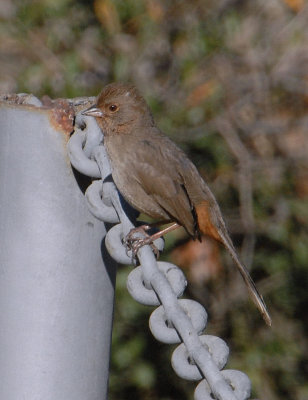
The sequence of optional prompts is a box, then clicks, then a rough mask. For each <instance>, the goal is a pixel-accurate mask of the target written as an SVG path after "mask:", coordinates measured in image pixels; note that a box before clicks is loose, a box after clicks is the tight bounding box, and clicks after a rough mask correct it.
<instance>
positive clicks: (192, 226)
mask: <svg viewBox="0 0 308 400" xmlns="http://www.w3.org/2000/svg"><path fill="white" fill-rule="evenodd" d="M147 142H148V143H150V144H149V145H147V144H144V145H145V146H147V147H148V148H147V152H144V151H140V152H138V149H137V150H136V154H135V160H134V163H135V166H134V168H133V171H134V179H135V180H136V181H137V182H138V183H139V185H140V186H142V188H143V190H144V191H145V193H146V194H147V195H148V196H150V197H151V198H152V199H153V200H154V201H155V202H156V203H157V204H158V205H159V206H160V207H161V208H162V209H163V210H164V211H165V212H166V213H167V214H168V215H170V219H171V220H175V221H177V222H178V223H179V224H181V225H183V226H184V227H185V229H186V230H187V232H188V233H189V234H190V235H192V236H195V235H196V221H195V217H194V213H193V206H192V204H191V201H190V198H189V195H188V193H187V191H186V188H185V185H184V181H183V178H182V176H181V174H180V173H179V169H178V159H177V154H174V153H173V152H172V153H171V154H170V153H169V152H168V150H166V147H164V146H159V147H158V145H157V144H156V142H154V143H151V142H150V141H147ZM176 149H177V148H176ZM143 150H144V147H143ZM153 159H154V160H155V163H153V162H152V160H153Z"/></svg>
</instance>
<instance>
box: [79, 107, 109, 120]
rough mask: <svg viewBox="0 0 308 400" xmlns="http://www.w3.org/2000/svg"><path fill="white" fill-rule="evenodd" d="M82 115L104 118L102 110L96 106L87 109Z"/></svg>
mask: <svg viewBox="0 0 308 400" xmlns="http://www.w3.org/2000/svg"><path fill="white" fill-rule="evenodd" d="M81 114H82V115H89V116H90V117H99V118H102V117H103V116H104V113H103V111H102V110H100V109H99V108H98V107H97V106H96V105H94V106H91V107H89V108H87V109H86V110H83V111H82V112H81Z"/></svg>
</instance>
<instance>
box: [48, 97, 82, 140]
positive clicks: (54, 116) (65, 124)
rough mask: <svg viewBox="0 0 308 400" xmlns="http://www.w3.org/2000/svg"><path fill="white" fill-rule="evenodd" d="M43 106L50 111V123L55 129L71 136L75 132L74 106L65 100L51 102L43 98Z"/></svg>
mask: <svg viewBox="0 0 308 400" xmlns="http://www.w3.org/2000/svg"><path fill="white" fill-rule="evenodd" d="M42 103H43V106H45V107H48V108H49V109H50V123H51V124H52V125H53V126H54V128H55V129H57V130H61V131H63V132H64V133H65V134H66V135H67V136H69V135H70V134H71V133H72V132H73V130H74V118H75V112H74V108H73V106H72V105H71V104H70V103H69V102H68V101H67V100H64V99H56V100H51V99H50V98H49V97H47V96H44V97H43V98H42Z"/></svg>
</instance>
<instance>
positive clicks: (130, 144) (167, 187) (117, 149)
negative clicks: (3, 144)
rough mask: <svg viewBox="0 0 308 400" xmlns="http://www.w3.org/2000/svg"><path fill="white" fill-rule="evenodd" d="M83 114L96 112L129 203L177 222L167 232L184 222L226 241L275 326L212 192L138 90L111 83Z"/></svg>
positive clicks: (194, 233) (193, 231)
mask: <svg viewBox="0 0 308 400" xmlns="http://www.w3.org/2000/svg"><path fill="white" fill-rule="evenodd" d="M83 114H85V115H90V116H93V117H95V118H96V121H97V123H98V125H99V126H100V128H101V129H102V131H103V133H104V145H105V148H106V151H107V154H108V156H109V160H110V164H111V169H112V177H113V180H114V182H115V184H116V186H117V188H118V189H119V191H120V193H121V194H122V195H123V197H124V198H125V199H126V200H127V201H128V203H130V204H131V205H132V206H133V207H134V208H136V209H137V210H138V211H140V212H142V213H144V214H147V215H149V216H150V217H152V218H153V219H157V220H159V221H165V222H175V224H173V225H172V226H171V227H169V228H167V229H166V230H163V231H162V232H164V233H165V232H166V231H168V230H172V229H175V228H176V227H178V226H179V225H180V226H183V227H184V228H185V229H186V231H187V232H188V234H189V235H190V236H191V237H192V238H194V239H195V238H199V239H200V238H201V234H203V235H207V236H210V237H212V238H214V239H216V240H217V241H219V242H220V243H222V244H223V245H224V246H225V247H226V249H227V250H228V251H229V253H230V255H231V257H232V258H233V260H234V262H235V264H236V266H237V267H238V269H239V271H240V273H241V275H242V277H243V279H244V281H245V283H246V285H247V287H248V289H249V292H250V294H251V296H252V299H253V300H254V302H255V303H256V305H257V306H258V308H259V310H260V312H261V314H262V316H263V318H264V320H265V321H266V323H267V324H268V325H271V318H270V316H269V314H268V311H267V309H266V305H265V303H264V301H263V299H262V297H261V296H260V294H259V293H258V290H257V288H256V286H255V284H254V282H253V280H252V278H251V277H250V275H249V272H248V271H247V269H246V267H245V266H244V265H243V263H242V262H241V261H240V260H239V257H238V255H237V253H236V250H235V248H234V246H233V243H232V241H231V238H230V236H229V234H228V231H227V229H226V226H225V223H224V220H223V217H222V215H221V211H220V209H219V206H218V204H217V202H216V200H215V197H214V195H213V193H212V192H211V190H210V189H209V187H208V185H207V184H206V183H205V181H204V180H203V179H202V178H201V176H200V174H199V173H198V171H197V169H196V167H195V166H194V164H193V163H192V162H191V161H190V160H189V159H188V158H187V156H186V155H185V153H184V152H183V151H182V150H181V149H180V148H178V147H177V146H176V145H175V144H174V143H173V142H172V141H171V140H170V139H169V138H168V137H167V136H165V135H164V134H163V133H162V132H161V131H160V130H159V129H158V128H157V126H156V125H155V122H154V120H153V117H152V114H151V111H150V109H149V107H148V105H147V104H146V102H145V100H144V98H143V97H142V96H141V95H140V94H139V92H138V91H137V89H136V88H135V87H134V86H131V85H126V84H121V83H112V84H109V85H107V86H106V87H105V88H104V89H103V91H102V92H101V93H100V95H99V96H98V98H97V103H96V104H95V105H93V106H91V107H90V108H88V109H87V110H85V111H84V112H83ZM200 240H201V239H200Z"/></svg>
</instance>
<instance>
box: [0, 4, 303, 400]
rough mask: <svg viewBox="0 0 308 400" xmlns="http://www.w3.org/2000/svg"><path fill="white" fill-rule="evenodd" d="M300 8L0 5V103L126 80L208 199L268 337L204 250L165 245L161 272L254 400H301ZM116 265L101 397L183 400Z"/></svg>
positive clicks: (206, 245) (207, 246) (165, 354)
mask: <svg viewBox="0 0 308 400" xmlns="http://www.w3.org/2000/svg"><path fill="white" fill-rule="evenodd" d="M307 21H308V5H307V2H305V0H255V1H249V0H241V1H240V0H215V1H214V0H203V1H202V0H192V1H189V2H188V1H180V0H175V1H168V0H165V1H163V0H158V1H155V0H127V1H124V0H122V1H121V0H114V1H111V0H96V1H94V2H92V1H85V0H79V1H72V0H36V1H35V0H33V1H31V0H15V1H13V0H1V2H0V39H1V40H0V92H1V93H8V92H31V93H33V94H35V95H36V96H38V97H40V96H43V95H44V94H48V95H49V96H51V97H53V98H58V97H64V98H67V97H70V98H71V97H79V96H93V95H96V94H97V93H98V92H99V91H100V89H101V87H102V86H104V85H105V84H107V83H109V82H111V81H129V82H133V83H134V84H135V85H136V86H137V87H138V88H139V89H140V91H141V92H142V93H143V94H144V96H145V97H146V99H147V101H148V102H149V104H150V106H151V108H152V110H153V113H154V116H155V119H156V121H157V123H158V125H159V126H160V127H161V128H162V129H163V130H164V131H165V132H166V133H167V134H168V135H169V136H171V137H172V138H173V139H174V140H175V141H176V142H177V143H178V144H179V145H180V146H181V147H182V148H184V149H185V151H186V152H187V153H188V154H189V156H190V157H191V159H192V160H193V161H194V162H195V164H196V165H197V166H198V168H199V170H200V172H201V173H202V175H203V176H204V177H205V178H206V179H207V180H208V182H209V183H210V186H211V188H212V190H213V191H214V193H215V195H216V197H217V199H218V201H219V203H220V205H221V208H222V210H223V213H224V215H225V217H226V222H227V225H228V227H229V229H230V232H231V234H232V237H233V239H234V241H235V244H236V246H237V247H238V249H239V251H240V252H241V255H242V258H243V259H244V260H245V262H246V263H247V265H248V266H250V267H251V271H252V275H253V277H254V279H255V280H256V282H257V285H258V287H259V288H260V290H261V292H262V293H263V295H264V297H265V299H266V302H267V304H268V307H269V309H270V312H271V314H272V317H273V327H272V328H271V329H270V328H268V327H266V326H265V324H264V323H263V321H262V319H261V318H260V315H259V314H258V311H257V310H256V309H255V307H254V306H253V305H252V303H251V302H250V300H249V299H248V296H247V291H246V289H245V287H244V285H243V283H242V280H241V278H240V277H239V276H238V273H237V272H236V271H235V269H234V267H233V265H232V262H231V261H230V259H229V258H228V256H227V255H226V254H225V253H224V251H223V249H221V248H218V247H217V245H216V244H215V243H212V242H209V241H207V242H203V243H202V244H200V243H197V242H193V241H189V240H187V237H186V236H185V233H184V232H183V231H181V230H179V231H178V232H176V233H174V234H172V235H171V234H170V235H169V236H168V237H167V239H166V249H167V251H166V252H165V253H164V255H163V259H164V260H171V261H172V262H176V263H177V264H178V265H180V266H181V267H182V268H183V269H184V272H185V274H186V275H187V277H188V279H189V287H188V290H187V292H186V293H187V295H188V296H190V297H193V298H195V299H197V300H198V301H200V302H201V303H202V304H204V305H205V306H206V308H207V309H208V311H209V324H208V328H207V330H206V332H207V333H210V334H214V335H218V336H220V337H222V338H223V339H224V340H226V342H227V343H228V345H229V346H230V350H231V354H230V358H229V362H228V368H236V369H240V370H242V371H243V372H246V373H247V374H248V375H249V377H250V378H251V380H252V383H253V396H254V397H258V398H259V399H263V400H278V399H279V400H280V399H285V400H286V399H290V400H291V399H292V400H305V399H308V382H307V376H308V339H307V333H308V312H307V310H308V278H307V270H308V268H307V260H308V246H307V236H308V231H307V224H306V223H307V214H308V206H307V205H308V202H307V195H308V163H307V154H308V140H307V129H308V111H307V106H308V23H307ZM130 270H131V267H120V268H119V273H118V279H117V298H116V308H115V327H114V333H113V349H112V360H111V373H110V399H111V400H119V399H134V400H138V399H140V400H141V399H143V400H144V399H147V400H148V399H149V400H156V399H157V400H158V399H160V400H171V399H177V400H184V399H192V396H193V390H194V387H195V384H193V383H191V382H184V381H182V380H181V379H179V378H177V376H176V375H175V373H174V372H173V370H172V368H171V366H170V355H171V352H172V348H171V347H170V346H167V345H163V344H160V343H158V342H156V341H155V340H154V339H153V338H152V336H151V334H150V333H149V329H148V327H147V324H148V317H149V314H150V312H151V309H148V308H146V307H144V306H141V305H139V304H137V303H136V302H135V301H134V300H133V299H131V298H130V296H129V295H128V294H127V291H126V286H125V285H126V277H127V274H128V273H129V271H130Z"/></svg>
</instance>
